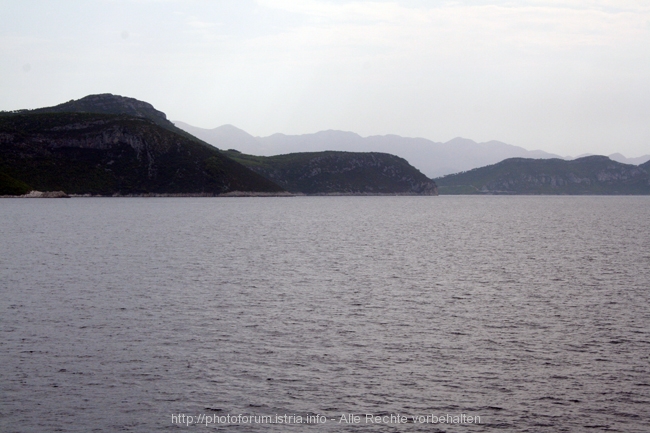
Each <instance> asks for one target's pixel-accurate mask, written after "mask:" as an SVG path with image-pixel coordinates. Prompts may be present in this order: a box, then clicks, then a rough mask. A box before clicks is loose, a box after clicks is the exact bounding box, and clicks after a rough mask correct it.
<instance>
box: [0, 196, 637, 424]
mask: <svg viewBox="0 0 650 433" xmlns="http://www.w3.org/2000/svg"><path fill="white" fill-rule="evenodd" d="M649 301H650V197H521V196H520V197H453V196H446V197H295V198H217V199H214V198H84V199H82V198H79V199H69V200H61V199H59V200H55V199H4V200H1V201H0V431H2V432H54V431H73V432H92V431H104V432H118V431H136V432H153V431H184V430H186V431H204V430H205V431H214V430H219V431H241V432H249V431H254V432H257V431H273V432H276V431H277V432H280V431H312V432H320V431H325V432H330V431H332V432H333V431H346V432H364V431H377V432H496V431H506V432H564V431H566V432H599V431H618V432H626V433H631V432H643V433H647V432H649V431H650V304H649ZM350 414H353V415H350ZM366 414H372V415H373V416H378V417H380V418H372V420H373V422H374V424H373V423H369V422H367V421H368V420H367V419H366ZM238 415H243V416H246V417H247V416H252V417H253V418H248V419H247V422H245V420H246V418H242V417H240V418H237V416H238ZM285 415H286V418H285ZM391 415H393V417H397V416H398V415H399V417H407V420H408V421H409V422H408V423H406V424H403V423H400V424H397V423H395V419H396V418H392V419H391ZM463 415H464V416H465V417H466V418H464V419H465V421H467V420H468V419H469V418H467V417H477V416H478V417H480V424H475V423H469V422H465V423H460V424H459V423H456V424H454V423H453V422H454V417H457V418H456V421H462V418H461V417H462V416H463ZM190 416H192V417H194V418H192V420H191V421H192V422H190V418H189V417H190ZM228 416H230V417H231V418H230V421H228V418H227V417H228ZM261 416H269V418H261ZM291 416H293V417H294V418H290V417H291ZM307 416H311V417H312V418H309V419H310V420H311V421H312V423H311V424H306V423H305V421H306V420H307V419H308V418H307ZM354 416H359V422H354V421H355V417H354ZM426 416H428V418H426V419H425V417H426ZM174 417H175V418H174ZM199 417H203V418H199ZM300 417H302V421H303V424H293V423H290V424H286V423H283V424H269V423H268V422H269V421H270V420H272V421H283V422H284V421H288V422H297V421H298V420H299V419H300ZM342 417H344V419H343V421H344V422H342V423H341V422H340V421H341V419H342ZM413 417H415V418H416V419H415V422H413V421H414V420H413ZM434 417H435V418H434ZM400 419H403V418H400ZM441 419H442V420H444V421H445V423H440V420H441ZM472 419H473V420H476V418H472ZM315 420H318V423H316V422H314V421H315ZM196 421H199V422H201V424H198V425H197V424H196V423H195V422H196ZM208 421H210V422H209V423H208ZM221 421H223V422H221ZM350 421H353V422H350ZM434 421H437V422H438V423H434ZM256 422H257V423H256ZM346 422H348V423H346ZM391 422H393V423H391ZM187 424H190V425H189V426H188V425H187ZM206 424H208V425H207V427H206Z"/></svg>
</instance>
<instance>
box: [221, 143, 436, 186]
mask: <svg viewBox="0 0 650 433" xmlns="http://www.w3.org/2000/svg"><path fill="white" fill-rule="evenodd" d="M226 153H227V155H228V156H230V157H231V158H233V159H235V160H236V161H238V162H240V163H242V164H243V165H245V166H246V167H248V168H250V169H251V170H254V171H256V172H257V173H259V174H261V175H263V176H264V177H266V178H267V179H270V180H272V181H273V182H275V183H277V184H278V185H280V186H282V187H283V188H285V189H286V190H287V191H290V192H300V193H304V194H413V195H415V194H418V195H437V194H438V192H437V187H436V184H435V182H433V181H432V180H431V179H429V178H427V177H426V176H425V175H424V174H422V173H421V172H420V171H418V170H417V169H416V168H414V167H413V166H411V165H410V164H409V163H408V162H407V161H406V160H404V159H403V158H400V157H397V156H395V155H389V154H385V153H376V152H372V153H359V152H333V151H328V152H308V153H291V154H287V155H277V156H270V157H264V156H253V155H246V154H242V153H240V152H237V151H234V150H230V151H228V152H226Z"/></svg>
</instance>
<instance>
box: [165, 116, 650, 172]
mask: <svg viewBox="0 0 650 433" xmlns="http://www.w3.org/2000/svg"><path fill="white" fill-rule="evenodd" d="M174 123H175V124H176V125H177V126H179V127H180V128H181V129H184V130H187V131H188V132H190V133H192V134H194V135H196V136H197V137H199V138H201V139H202V140H203V141H205V142H207V143H210V144H212V145H215V146H217V147H219V148H225V149H236V150H239V151H240V152H243V153H246V154H252V155H260V156H272V155H280V154H287V153H297V152H315V151H325V150H338V151H350V152H382V153H390V154H394V155H397V156H400V157H402V158H405V159H406V160H407V161H409V162H410V163H411V164H413V165H414V166H416V168H418V169H419V170H420V171H422V172H423V173H424V174H425V175H427V176H428V177H430V178H436V177H440V176H444V175H447V174H453V173H458V172H462V171H467V170H471V169H473V168H478V167H483V166H486V165H491V164H496V163H497V162H499V161H502V160H504V159H508V158H513V157H520V158H533V159H540V158H544V159H549V158H560V159H575V158H570V157H563V156H561V155H557V154H554V153H549V152H545V151H543V150H527V149H524V148H523V147H520V146H514V145H511V144H507V143H503V142H501V141H497V140H491V141H487V142H482V143H477V142H475V141H474V140H470V139H467V138H462V137H456V138H453V139H451V140H449V141H447V142H444V143H442V142H434V141H432V140H429V139H426V138H421V137H402V136H399V135H395V134H387V135H372V136H368V137H362V136H360V135H359V134H356V133H354V132H349V131H337V130H331V129H330V130H324V131H318V132H315V133H311V134H302V135H288V134H282V133H275V134H272V135H269V136H266V137H254V136H253V135H251V134H249V133H247V132H246V131H244V130H242V129H239V128H237V127H235V126H232V125H222V126H220V127H217V128H213V129H205V128H199V127H195V126H192V125H189V124H187V123H185V122H180V121H174ZM226 127H228V128H226ZM229 131H231V132H232V133H231V132H229ZM618 155H620V154H618ZM582 156H587V155H582ZM610 157H611V158H612V159H613V160H617V161H619V162H623V163H628V164H629V163H635V164H638V163H640V162H645V161H648V160H650V155H644V156H641V157H637V158H625V157H624V156H623V155H620V156H617V154H612V155H610ZM633 161H635V162H633Z"/></svg>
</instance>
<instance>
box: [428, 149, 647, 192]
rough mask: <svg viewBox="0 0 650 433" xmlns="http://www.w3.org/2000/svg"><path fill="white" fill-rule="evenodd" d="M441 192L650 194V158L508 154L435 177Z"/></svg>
mask: <svg viewBox="0 0 650 433" xmlns="http://www.w3.org/2000/svg"><path fill="white" fill-rule="evenodd" d="M435 181H436V184H437V185H438V189H439V192H440V194H573V195H581V194H582V195H584V194H597V195H599V194H607V195H612V194H614V195H615V194H635V195H637V194H644V195H645V194H650V161H648V162H646V163H645V164H642V165H639V166H636V165H631V164H622V163H619V162H616V161H613V160H611V159H610V158H608V157H606V156H601V155H594V156H586V157H583V158H578V159H574V160H570V161H565V160H562V159H526V158H509V159H506V160H503V161H501V162H499V163H497V164H493V165H489V166H485V167H479V168H475V169H473V170H469V171H466V172H462V173H456V174H451V175H447V176H443V177H439V178H436V179H435Z"/></svg>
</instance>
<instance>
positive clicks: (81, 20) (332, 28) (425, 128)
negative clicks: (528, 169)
mask: <svg viewBox="0 0 650 433" xmlns="http://www.w3.org/2000/svg"><path fill="white" fill-rule="evenodd" d="M95 93H113V94H118V95H123V96H129V97H133V98H137V99H140V100H143V101H147V102H149V103H151V104H153V105H154V107H156V108H157V109H159V110H161V111H163V112H165V113H166V114H167V117H168V118H169V119H170V120H181V121H184V122H186V123H189V124H191V125H194V126H199V127H203V128H214V127H217V126H220V125H223V124H232V125H235V126H237V127H238V128H241V129H243V130H245V131H247V132H249V133H250V134H253V135H256V136H266V135H270V134H273V133H278V132H280V133H285V134H304V133H313V132H317V131H321V130H327V129H337V130H344V131H353V132H356V133H358V134H360V135H362V136H369V135H384V134H397V135H402V136H405V137H424V138H428V139H431V140H433V141H442V142H444V141H448V140H450V139H452V138H454V137H458V136H460V137H465V138H470V139H473V140H475V141H479V142H482V141H489V140H499V141H503V142H506V143H509V144H514V145H518V146H522V147H524V148H526V149H529V150H535V149H541V150H545V151H547V152H552V153H557V154H560V155H563V156H567V155H572V156H576V155H579V154H583V153H596V154H606V155H607V154H611V153H615V152H620V153H623V154H624V155H625V156H627V157H635V156H640V155H643V154H648V153H650V1H629V0H567V1H560V0H538V1H481V0H474V1H424V0H403V1H400V0H396V1H381V0H375V1H363V0H360V1H346V0H339V1H335V0H329V1H321V0H304V1H298V0H213V1H202V0H178V1H176V0H93V1H88V0H79V1H70V0H58V1H49V0H43V1H34V0H0V110H15V109H22V108H37V107H44V106H51V105H56V104H59V103H62V102H65V101H68V100H71V99H79V98H81V97H83V96H86V95H88V94H95Z"/></svg>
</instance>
